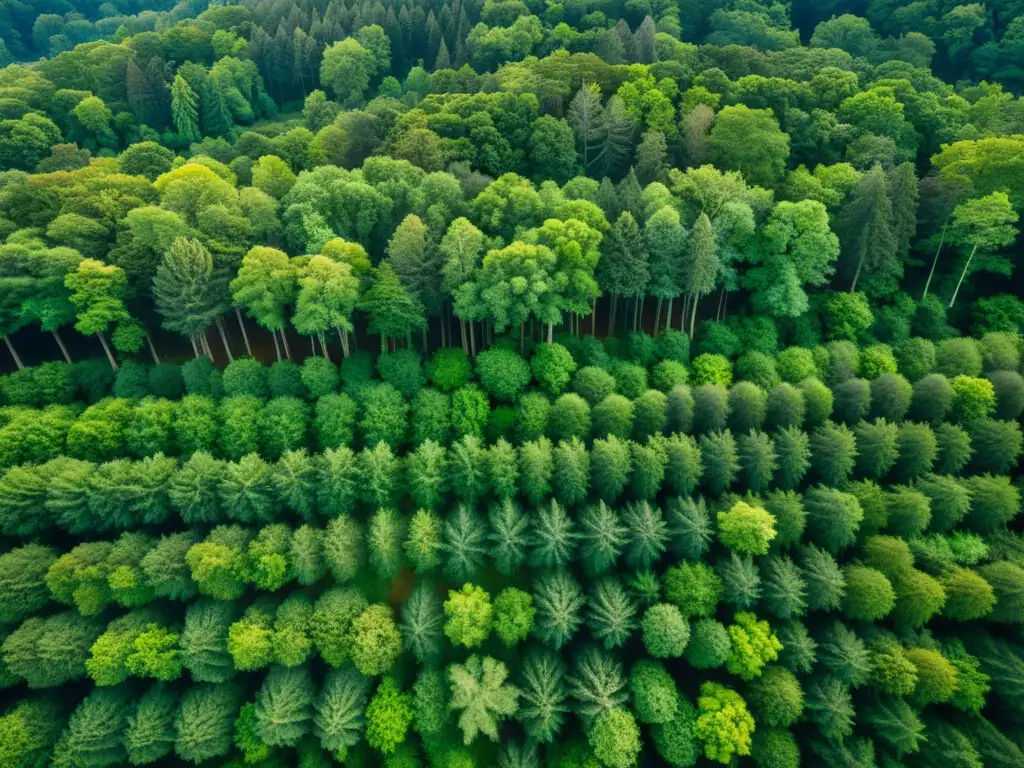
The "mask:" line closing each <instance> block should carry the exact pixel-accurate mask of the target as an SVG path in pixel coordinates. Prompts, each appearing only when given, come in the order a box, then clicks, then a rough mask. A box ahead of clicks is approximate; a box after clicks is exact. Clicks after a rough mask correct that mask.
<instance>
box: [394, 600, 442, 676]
mask: <svg viewBox="0 0 1024 768" xmlns="http://www.w3.org/2000/svg"><path fill="white" fill-rule="evenodd" d="M443 621H444V620H443V617H442V612H441V600H440V598H439V597H438V596H437V595H436V594H434V592H433V589H432V587H431V585H430V584H428V583H427V582H420V584H418V585H417V586H416V588H415V589H414V590H413V591H412V593H411V594H410V595H409V599H408V600H407V601H406V603H405V605H404V606H402V622H401V624H400V625H399V629H400V630H401V633H402V643H403V645H404V646H405V647H406V648H409V649H410V650H411V651H412V653H413V655H414V656H415V657H416V659H417V660H418V661H419V662H421V663H425V662H428V661H432V660H434V659H436V658H437V657H438V656H439V655H440V653H441V650H442V642H443V638H442V636H441V632H442V626H443Z"/></svg>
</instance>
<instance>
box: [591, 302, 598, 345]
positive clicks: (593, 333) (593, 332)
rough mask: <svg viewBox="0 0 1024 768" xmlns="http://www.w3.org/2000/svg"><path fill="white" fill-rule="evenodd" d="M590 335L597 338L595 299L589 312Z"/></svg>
mask: <svg viewBox="0 0 1024 768" xmlns="http://www.w3.org/2000/svg"><path fill="white" fill-rule="evenodd" d="M590 335H591V336H594V337H595V338H596V337H597V298H596V297H595V298H594V304H593V309H591V310H590Z"/></svg>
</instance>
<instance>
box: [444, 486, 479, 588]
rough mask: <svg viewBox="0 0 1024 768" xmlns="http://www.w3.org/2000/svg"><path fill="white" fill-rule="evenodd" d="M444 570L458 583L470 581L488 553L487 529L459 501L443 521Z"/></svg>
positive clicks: (475, 515)
mask: <svg viewBox="0 0 1024 768" xmlns="http://www.w3.org/2000/svg"><path fill="white" fill-rule="evenodd" d="M444 553H445V573H447V574H449V575H450V576H451V578H452V579H454V580H455V581H457V582H465V581H471V580H472V579H473V577H474V576H476V574H477V573H478V572H479V571H480V569H481V568H482V567H483V564H484V559H485V558H486V556H487V529H486V526H485V525H484V523H483V521H481V520H480V518H479V516H478V515H477V514H476V513H475V512H472V511H470V510H469V508H467V507H466V506H465V505H463V504H460V505H459V506H458V507H456V508H455V509H454V510H453V511H452V512H450V513H449V514H448V518H447V520H445V523H444Z"/></svg>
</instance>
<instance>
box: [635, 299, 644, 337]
mask: <svg viewBox="0 0 1024 768" xmlns="http://www.w3.org/2000/svg"><path fill="white" fill-rule="evenodd" d="M646 303H647V294H645V293H641V294H640V314H638V315H637V322H636V328H635V329H634V330H637V331H641V330H643V326H644V305H645V304H646Z"/></svg>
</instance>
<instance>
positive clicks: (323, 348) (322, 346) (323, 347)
mask: <svg viewBox="0 0 1024 768" xmlns="http://www.w3.org/2000/svg"><path fill="white" fill-rule="evenodd" d="M316 337H317V339H319V340H320V351H321V352H323V353H324V360H326V361H327V362H331V355H330V353H329V352H328V351H327V340H326V339H325V338H324V335H323V334H322V333H317V335H316Z"/></svg>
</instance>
